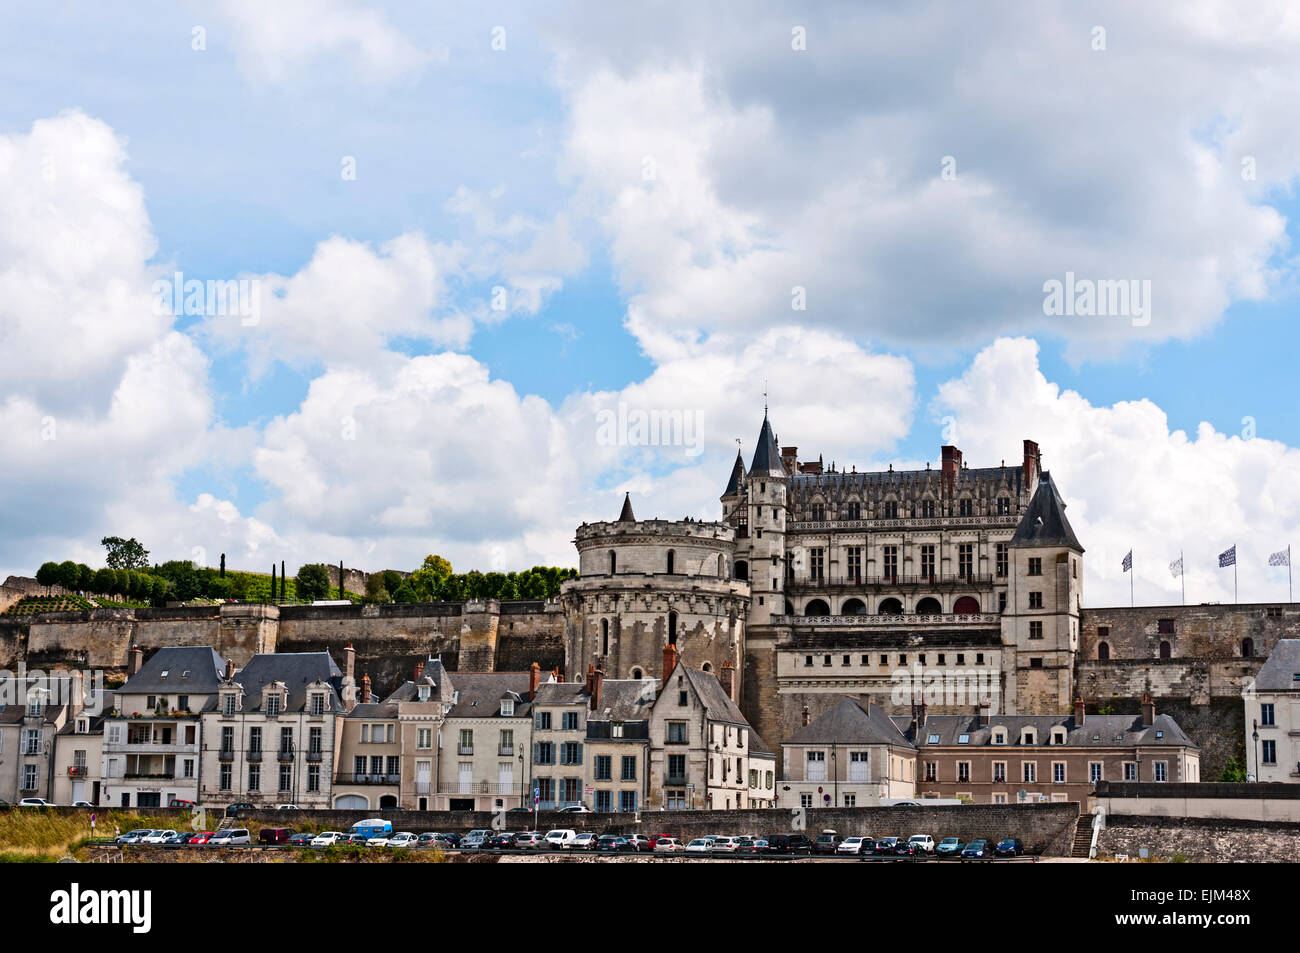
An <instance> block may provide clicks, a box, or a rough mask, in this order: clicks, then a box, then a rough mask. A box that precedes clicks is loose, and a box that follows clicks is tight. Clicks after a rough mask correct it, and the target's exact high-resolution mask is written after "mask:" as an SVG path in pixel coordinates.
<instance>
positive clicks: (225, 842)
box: [208, 827, 253, 847]
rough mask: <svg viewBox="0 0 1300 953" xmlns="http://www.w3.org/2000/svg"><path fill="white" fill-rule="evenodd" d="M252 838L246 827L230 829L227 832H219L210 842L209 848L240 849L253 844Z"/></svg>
mask: <svg viewBox="0 0 1300 953" xmlns="http://www.w3.org/2000/svg"><path fill="white" fill-rule="evenodd" d="M252 842H253V840H252V838H251V837H249V836H248V828H246V827H228V828H226V829H225V830H221V831H217V833H216V834H215V835H213V837H212V839H211V840H210V841H208V846H209V847H240V846H243V845H246V844H251V843H252Z"/></svg>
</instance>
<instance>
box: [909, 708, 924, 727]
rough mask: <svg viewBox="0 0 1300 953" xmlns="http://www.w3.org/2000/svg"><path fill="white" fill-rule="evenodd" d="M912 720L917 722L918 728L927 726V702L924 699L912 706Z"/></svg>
mask: <svg viewBox="0 0 1300 953" xmlns="http://www.w3.org/2000/svg"><path fill="white" fill-rule="evenodd" d="M912 720H913V721H914V722H916V727H918V728H924V727H925V702H924V701H922V702H920V703H919V704H915V705H913V706H912Z"/></svg>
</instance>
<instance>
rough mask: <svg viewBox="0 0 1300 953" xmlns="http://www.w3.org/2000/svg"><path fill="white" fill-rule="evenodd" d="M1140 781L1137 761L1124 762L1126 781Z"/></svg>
mask: <svg viewBox="0 0 1300 953" xmlns="http://www.w3.org/2000/svg"><path fill="white" fill-rule="evenodd" d="M1137 779H1138V766H1137V762H1136V761H1125V762H1124V780H1125V781H1136V780H1137Z"/></svg>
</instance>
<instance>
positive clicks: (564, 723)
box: [560, 711, 578, 731]
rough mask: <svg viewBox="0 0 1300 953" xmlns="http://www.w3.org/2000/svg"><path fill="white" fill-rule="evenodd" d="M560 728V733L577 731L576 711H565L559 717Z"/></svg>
mask: <svg viewBox="0 0 1300 953" xmlns="http://www.w3.org/2000/svg"><path fill="white" fill-rule="evenodd" d="M560 726H561V730H562V731H577V730H578V713H577V712H576V711H566V712H564V713H562V714H561V715H560Z"/></svg>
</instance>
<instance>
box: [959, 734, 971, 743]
mask: <svg viewBox="0 0 1300 953" xmlns="http://www.w3.org/2000/svg"><path fill="white" fill-rule="evenodd" d="M957 744H959V745H968V744H970V735H958V736H957Z"/></svg>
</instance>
